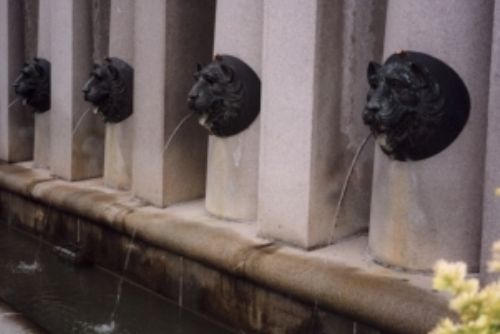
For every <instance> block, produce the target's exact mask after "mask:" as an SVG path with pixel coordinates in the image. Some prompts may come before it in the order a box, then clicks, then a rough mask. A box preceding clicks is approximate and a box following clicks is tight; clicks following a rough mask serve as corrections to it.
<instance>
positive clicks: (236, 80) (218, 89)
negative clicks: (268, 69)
mask: <svg viewBox="0 0 500 334" xmlns="http://www.w3.org/2000/svg"><path fill="white" fill-rule="evenodd" d="M195 80H196V82H195V84H194V85H193V87H192V89H191V91H190V92H189V95H188V106H189V108H190V109H191V110H192V111H194V112H195V114H196V115H197V116H198V121H199V123H200V124H201V125H202V126H203V127H204V128H206V129H207V130H208V132H209V133H210V134H213V135H215V136H218V137H228V136H232V135H235V134H237V133H239V132H241V131H243V130H245V129H246V128H247V127H248V126H250V124H252V122H253V121H254V120H255V118H257V116H258V114H259V111H260V79H259V78H258V76H257V74H256V73H255V72H254V71H253V70H252V69H251V68H250V67H249V66H248V65H247V64H245V63H244V62H242V61H241V60H239V59H238V58H235V57H232V56H227V55H221V56H219V55H218V56H215V57H214V61H213V62H211V63H210V64H208V65H206V66H204V67H202V66H201V65H198V68H197V71H196V73H195Z"/></svg>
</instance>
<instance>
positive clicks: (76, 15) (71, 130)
mask: <svg viewBox="0 0 500 334" xmlns="http://www.w3.org/2000/svg"><path fill="white" fill-rule="evenodd" d="M50 4H51V13H50V14H51V50H50V51H51V60H52V62H51V63H52V82H51V84H52V109H51V111H50V128H51V131H50V132H51V138H50V139H51V149H50V168H51V171H52V173H53V174H54V175H56V176H59V177H62V178H64V179H67V180H80V179H86V178H91V177H97V176H100V175H102V169H103V158H104V140H103V137H104V126H103V124H102V121H101V120H99V119H98V118H97V117H92V116H93V115H92V113H91V112H88V111H89V110H90V108H91V106H90V104H88V103H86V102H85V101H84V100H83V95H82V91H81V89H82V86H83V84H84V83H85V81H86V80H87V79H88V76H89V73H90V71H91V70H92V49H93V47H92V20H91V18H92V15H91V12H92V8H91V5H92V3H91V2H89V1H86V0H51V1H50Z"/></svg>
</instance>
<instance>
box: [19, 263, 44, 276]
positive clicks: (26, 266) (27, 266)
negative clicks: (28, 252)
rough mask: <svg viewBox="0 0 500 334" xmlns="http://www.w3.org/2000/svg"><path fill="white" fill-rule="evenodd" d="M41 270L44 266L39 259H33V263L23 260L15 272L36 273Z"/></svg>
mask: <svg viewBox="0 0 500 334" xmlns="http://www.w3.org/2000/svg"><path fill="white" fill-rule="evenodd" d="M41 271H42V266H41V265H40V263H39V262H38V261H37V260H35V261H33V263H27V262H24V261H21V262H19V264H18V265H17V267H16V268H15V269H14V272H15V273H20V274H34V273H38V272H41Z"/></svg>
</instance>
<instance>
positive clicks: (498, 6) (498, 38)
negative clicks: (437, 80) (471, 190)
mask: <svg viewBox="0 0 500 334" xmlns="http://www.w3.org/2000/svg"><path fill="white" fill-rule="evenodd" d="M492 41H493V42H492V44H491V45H492V51H491V69H490V90H489V91H490V93H489V104H488V130H487V140H486V167H485V176H484V200H483V201H484V203H483V210H484V211H483V225H482V226H483V234H482V236H483V238H482V242H481V274H482V275H481V276H482V278H483V279H485V280H493V279H497V277H498V275H496V274H494V275H490V274H488V272H487V263H488V261H490V259H491V246H492V245H493V243H494V242H495V241H497V240H500V226H498V222H500V196H498V194H497V196H495V188H500V169H499V168H498V166H499V163H500V160H499V159H500V158H499V157H500V146H499V145H498V143H500V114H499V113H498V111H499V110H500V80H499V79H500V1H498V0H497V1H495V11H494V19H493V38H492Z"/></svg>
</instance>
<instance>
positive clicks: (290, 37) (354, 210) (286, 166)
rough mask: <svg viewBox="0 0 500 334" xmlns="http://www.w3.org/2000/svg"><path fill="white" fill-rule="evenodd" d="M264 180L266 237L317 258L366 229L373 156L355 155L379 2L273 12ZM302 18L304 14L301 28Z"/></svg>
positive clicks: (376, 40) (269, 14)
mask: <svg viewBox="0 0 500 334" xmlns="http://www.w3.org/2000/svg"><path fill="white" fill-rule="evenodd" d="M264 11H265V16H264V17H265V20H266V21H265V24H264V27H265V30H264V36H265V38H264V62H263V64H264V65H263V82H264V84H263V104H262V115H261V117H262V130H261V136H262V137H261V154H260V159H261V161H260V173H261V175H260V180H259V227H260V231H261V234H262V235H263V236H266V237H269V238H273V239H279V240H283V241H286V242H289V243H293V244H295V245H298V246H301V247H305V248H310V247H315V246H318V245H322V244H328V243H331V242H333V241H335V240H338V239H340V238H342V237H345V236H347V235H350V234H353V233H356V232H359V231H360V230H363V229H366V228H367V222H368V216H369V201H370V189H371V173H372V155H373V153H372V152H373V151H372V148H371V147H366V148H365V151H364V152H362V154H361V156H360V159H359V160H358V162H357V164H356V166H355V168H354V170H353V174H352V177H351V179H350V181H349V188H348V191H347V192H346V196H345V198H344V200H343V203H342V207H341V209H340V212H339V216H338V219H337V220H336V221H335V218H334V216H335V212H336V207H337V203H338V201H339V198H340V194H341V190H342V185H343V183H344V179H345V178H346V175H347V172H348V169H349V166H350V164H351V161H352V159H353V157H354V155H355V152H356V150H357V148H358V147H359V145H360V144H361V142H362V141H363V139H364V138H365V137H366V136H367V135H368V131H367V130H366V129H365V128H364V126H363V124H362V121H361V111H362V109H363V106H364V102H365V100H366V91H367V89H368V84H367V83H366V82H365V81H364V80H359V78H363V77H364V76H365V72H366V67H365V66H366V63H367V62H368V60H370V58H378V57H380V54H381V51H382V35H383V28H384V18H385V2H383V1H382V2H381V1H345V2H342V1H322V0H317V1H309V2H307V3H303V2H302V1H287V0H283V1H272V2H266V3H265V6H264ZM297 12H300V13H301V16H300V20H298V19H297Z"/></svg>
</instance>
